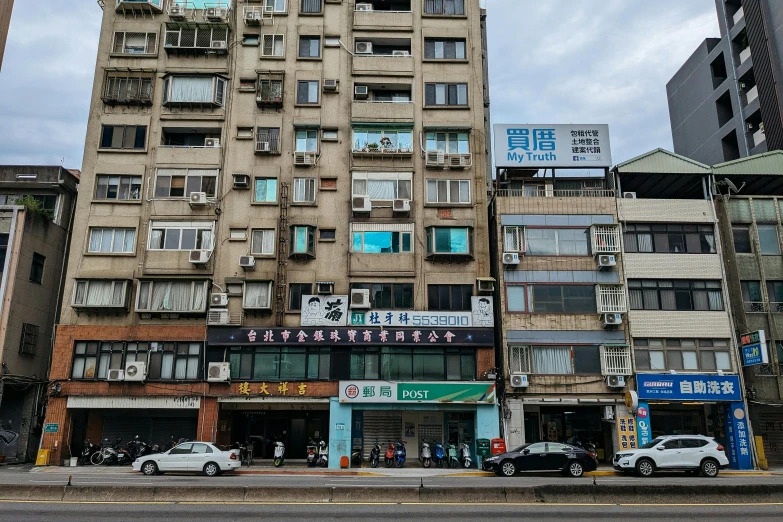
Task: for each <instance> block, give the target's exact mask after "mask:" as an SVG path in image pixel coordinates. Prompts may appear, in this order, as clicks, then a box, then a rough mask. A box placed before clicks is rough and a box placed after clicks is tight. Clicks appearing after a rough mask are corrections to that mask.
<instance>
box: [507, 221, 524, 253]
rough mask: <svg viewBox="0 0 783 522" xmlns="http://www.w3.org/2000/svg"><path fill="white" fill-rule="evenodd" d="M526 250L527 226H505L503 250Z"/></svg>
mask: <svg viewBox="0 0 783 522" xmlns="http://www.w3.org/2000/svg"><path fill="white" fill-rule="evenodd" d="M524 251H525V227H518V226H509V227H503V252H524Z"/></svg>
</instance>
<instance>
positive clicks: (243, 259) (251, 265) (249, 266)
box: [239, 256, 256, 270]
mask: <svg viewBox="0 0 783 522" xmlns="http://www.w3.org/2000/svg"><path fill="white" fill-rule="evenodd" d="M239 266H240V267H242V270H255V269H256V258H255V257H253V256H239Z"/></svg>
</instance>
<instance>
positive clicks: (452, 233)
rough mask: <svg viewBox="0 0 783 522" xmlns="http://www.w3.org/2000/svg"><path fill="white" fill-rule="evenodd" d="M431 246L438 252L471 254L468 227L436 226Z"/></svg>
mask: <svg viewBox="0 0 783 522" xmlns="http://www.w3.org/2000/svg"><path fill="white" fill-rule="evenodd" d="M433 234H434V239H433V244H432V245H431V247H434V249H433V250H432V251H433V252H434V253H436V254H469V253H470V245H469V244H468V229H467V228H436V229H434V231H433Z"/></svg>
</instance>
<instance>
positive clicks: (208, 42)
mask: <svg viewBox="0 0 783 522" xmlns="http://www.w3.org/2000/svg"><path fill="white" fill-rule="evenodd" d="M163 47H164V49H166V50H167V51H173V50H192V49H197V50H209V51H211V52H216V53H225V52H226V51H227V47H228V27H227V26H224V25H214V24H209V25H207V24H194V23H189V24H187V25H178V24H172V23H169V24H166V37H165V40H164V44H163Z"/></svg>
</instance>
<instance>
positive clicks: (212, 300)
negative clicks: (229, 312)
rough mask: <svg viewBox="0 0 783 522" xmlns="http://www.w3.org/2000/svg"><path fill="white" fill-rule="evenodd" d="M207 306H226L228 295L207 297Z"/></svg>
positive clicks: (216, 294)
mask: <svg viewBox="0 0 783 522" xmlns="http://www.w3.org/2000/svg"><path fill="white" fill-rule="evenodd" d="M209 306H217V307H220V306H228V294H226V293H214V294H212V295H210V296H209Z"/></svg>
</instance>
